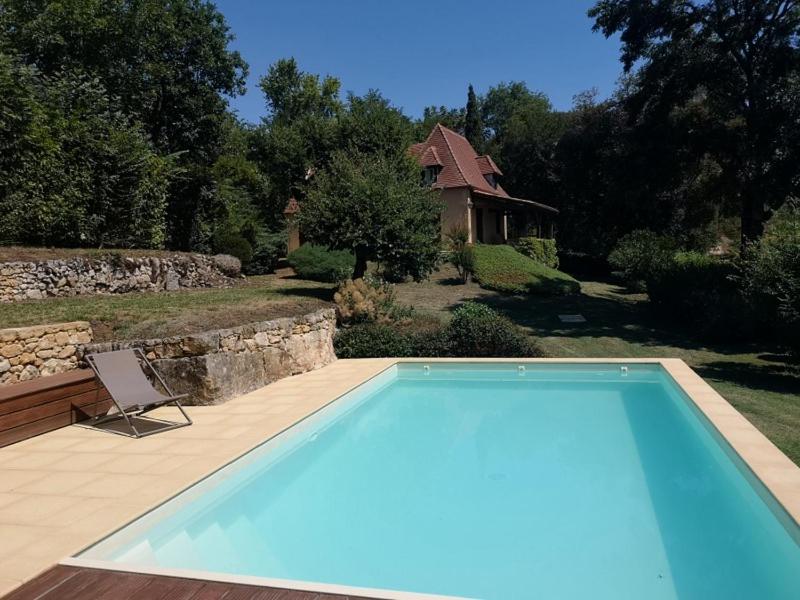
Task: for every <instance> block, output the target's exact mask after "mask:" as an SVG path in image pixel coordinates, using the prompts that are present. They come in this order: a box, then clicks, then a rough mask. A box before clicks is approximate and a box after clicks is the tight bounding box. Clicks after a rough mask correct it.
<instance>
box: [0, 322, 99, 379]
mask: <svg viewBox="0 0 800 600" xmlns="http://www.w3.org/2000/svg"><path fill="white" fill-rule="evenodd" d="M91 341H92V328H91V327H90V326H89V323H87V322H85V321H76V322H74V323H58V324H55V325H39V326H35V327H17V328H14V329H0V385H3V384H8V383H16V382H18V381H28V380H30V379H36V378H37V377H45V376H47V375H55V374H56V373H64V372H65V371H70V370H72V369H74V368H76V367H77V365H78V357H77V354H78V348H79V347H81V346H82V345H83V344H88V343H90V342H91Z"/></svg>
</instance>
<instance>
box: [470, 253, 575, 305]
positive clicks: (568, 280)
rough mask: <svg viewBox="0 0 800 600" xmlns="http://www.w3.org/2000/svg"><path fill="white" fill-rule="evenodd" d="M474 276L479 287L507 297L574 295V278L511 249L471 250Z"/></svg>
mask: <svg viewBox="0 0 800 600" xmlns="http://www.w3.org/2000/svg"><path fill="white" fill-rule="evenodd" d="M474 252H475V268H474V270H473V275H474V277H475V279H476V280H477V281H478V283H480V284H481V286H482V287H484V288H487V289H490V290H497V291H498V292H506V293H510V294H528V293H530V294H554V295H565V294H576V293H578V292H580V289H581V286H580V283H578V282H577V281H576V280H575V279H573V278H572V277H570V276H569V275H567V274H566V273H562V272H561V271H557V270H556V269H551V268H550V267H547V266H545V265H542V264H539V263H537V262H536V261H534V260H532V259H530V258H528V257H527V256H523V255H522V254H520V253H519V252H517V251H516V250H514V248H512V247H511V246H503V245H498V246H488V245H483V244H478V245H476V246H475V247H474Z"/></svg>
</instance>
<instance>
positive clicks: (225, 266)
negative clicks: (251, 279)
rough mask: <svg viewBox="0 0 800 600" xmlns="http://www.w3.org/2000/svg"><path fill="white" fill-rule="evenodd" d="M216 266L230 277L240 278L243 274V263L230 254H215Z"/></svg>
mask: <svg viewBox="0 0 800 600" xmlns="http://www.w3.org/2000/svg"><path fill="white" fill-rule="evenodd" d="M213 260H214V265H215V266H216V267H217V268H218V269H219V270H220V271H222V273H223V274H225V275H227V276H228V277H238V276H239V274H240V273H241V272H242V261H240V260H239V259H238V258H236V257H235V256H231V255H230V254H215V255H214V257H213Z"/></svg>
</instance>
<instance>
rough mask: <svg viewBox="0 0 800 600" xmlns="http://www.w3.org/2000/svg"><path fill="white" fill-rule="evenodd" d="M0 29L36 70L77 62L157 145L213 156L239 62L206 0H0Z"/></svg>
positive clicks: (240, 83) (241, 81) (53, 70)
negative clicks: (135, 0)
mask: <svg viewBox="0 0 800 600" xmlns="http://www.w3.org/2000/svg"><path fill="white" fill-rule="evenodd" d="M0 31H2V33H3V35H5V36H6V37H7V39H8V40H9V43H10V45H11V46H12V47H13V48H15V49H16V51H17V52H18V53H19V55H20V57H21V58H22V59H23V60H24V61H25V62H26V63H28V64H33V65H36V67H37V69H38V70H39V71H40V72H41V73H42V74H44V75H55V74H57V73H58V72H59V71H61V70H64V69H68V70H69V69H80V70H82V71H84V72H85V73H87V74H90V75H91V76H93V77H96V78H97V79H98V81H99V82H100V83H101V84H102V85H103V87H104V88H105V89H106V91H107V92H108V93H109V95H110V96H112V97H114V98H116V99H117V101H118V103H119V107H120V110H121V111H122V112H123V113H124V114H126V115H129V116H133V117H135V118H136V119H137V120H140V121H141V122H142V123H143V125H144V127H145V130H146V131H147V133H148V134H149V135H150V137H151V139H152V140H153V142H154V143H155V144H156V146H157V147H158V148H159V150H161V151H164V152H167V153H173V152H182V151H185V152H188V153H189V154H190V155H191V156H193V157H203V158H204V159H206V161H209V160H213V159H214V158H215V156H216V153H217V150H218V144H219V141H220V132H219V128H220V125H221V119H222V118H223V117H224V115H225V113H226V111H227V103H226V101H225V99H224V98H223V95H228V96H232V95H237V94H241V93H244V90H245V87H244V85H245V78H246V76H247V64H246V63H245V62H244V60H243V59H242V57H241V56H240V55H239V53H238V52H235V51H232V50H229V48H228V44H229V43H230V41H231V40H232V36H231V34H230V32H229V29H228V26H227V24H226V22H225V18H224V17H223V16H222V14H221V13H220V12H219V11H218V10H217V8H216V7H215V6H214V4H212V3H211V2H207V1H205V0H172V1H169V2H168V1H166V0H141V1H137V2H132V1H130V0H4V2H3V10H2V11H0Z"/></svg>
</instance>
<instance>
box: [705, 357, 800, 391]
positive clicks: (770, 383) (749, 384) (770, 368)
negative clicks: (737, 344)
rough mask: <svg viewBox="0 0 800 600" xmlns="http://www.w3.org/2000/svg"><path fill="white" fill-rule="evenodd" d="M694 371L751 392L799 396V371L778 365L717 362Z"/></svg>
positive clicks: (707, 377)
mask: <svg viewBox="0 0 800 600" xmlns="http://www.w3.org/2000/svg"><path fill="white" fill-rule="evenodd" d="M694 370H695V371H697V373H698V374H699V375H700V376H701V377H703V378H704V379H715V380H717V381H726V382H730V383H735V384H736V385H739V386H742V387H746V388H749V389H752V390H767V391H770V392H775V393H778V394H800V371H798V370H796V369H792V368H787V367H786V366H783V365H780V364H767V365H757V364H752V363H742V362H735V361H730V362H728V361H717V362H710V363H705V364H703V365H697V366H695V367H694Z"/></svg>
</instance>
